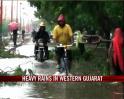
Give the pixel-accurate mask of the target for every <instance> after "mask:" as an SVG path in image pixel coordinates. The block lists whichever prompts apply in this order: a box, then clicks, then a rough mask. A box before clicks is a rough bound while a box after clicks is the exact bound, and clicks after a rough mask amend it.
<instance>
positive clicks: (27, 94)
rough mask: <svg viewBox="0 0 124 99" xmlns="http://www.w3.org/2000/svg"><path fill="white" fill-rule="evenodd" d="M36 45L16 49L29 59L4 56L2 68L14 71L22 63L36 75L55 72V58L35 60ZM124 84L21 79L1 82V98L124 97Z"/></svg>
mask: <svg viewBox="0 0 124 99" xmlns="http://www.w3.org/2000/svg"><path fill="white" fill-rule="evenodd" d="M33 50H34V44H33V43H32V42H31V41H29V42H28V43H26V44H24V45H22V46H19V47H17V48H16V53H19V54H20V55H25V56H26V58H6V59H0V69H2V70H4V71H11V70H13V69H15V68H16V67H18V66H20V67H21V68H22V69H23V70H25V69H26V70H28V69H31V70H33V72H34V74H36V75H42V74H45V75H52V74H54V73H55V72H56V68H55V65H56V63H55V61H53V60H47V61H45V62H43V63H41V62H38V61H36V60H34V57H33V56H34V54H33ZM123 89H124V88H123V86H122V84H120V83H117V84H114V85H113V84H111V83H93V82H92V83H79V82H78V83H74V82H73V83H68V82H67V83H65V82H62V83H42V82H34V83H27V82H25V83H24V82H19V83H11V82H10V83H0V99H124V98H123Z"/></svg>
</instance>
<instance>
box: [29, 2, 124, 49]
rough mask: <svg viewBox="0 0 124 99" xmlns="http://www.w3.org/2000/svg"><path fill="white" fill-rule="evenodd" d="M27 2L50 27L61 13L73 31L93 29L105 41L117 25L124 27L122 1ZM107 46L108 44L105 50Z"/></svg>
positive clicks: (123, 4) (123, 3)
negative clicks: (85, 28) (86, 28)
mask: <svg viewBox="0 0 124 99" xmlns="http://www.w3.org/2000/svg"><path fill="white" fill-rule="evenodd" d="M28 1H29V2H30V4H31V6H35V7H36V8H37V12H36V13H35V15H36V17H38V18H44V19H46V20H47V21H48V23H49V24H51V25H54V23H56V18H57V17H58V15H59V14H60V13H63V14H64V15H65V16H66V19H67V21H68V23H69V24H71V26H72V27H73V29H74V30H76V29H79V28H82V27H84V26H85V27H88V30H89V29H90V28H89V27H93V28H94V29H97V30H99V31H100V35H102V36H104V37H105V38H106V39H110V31H112V30H113V29H114V28H115V26H116V25H118V23H120V24H119V25H121V26H124V25H123V22H124V14H123V13H124V12H123V11H124V7H123V6H124V2H123V1H109V2H108V1H72V0H68V1H66V0H63V1H61V0H60V1H47V0H39V1H32V0H28ZM108 46H109V44H108V45H107V48H108Z"/></svg>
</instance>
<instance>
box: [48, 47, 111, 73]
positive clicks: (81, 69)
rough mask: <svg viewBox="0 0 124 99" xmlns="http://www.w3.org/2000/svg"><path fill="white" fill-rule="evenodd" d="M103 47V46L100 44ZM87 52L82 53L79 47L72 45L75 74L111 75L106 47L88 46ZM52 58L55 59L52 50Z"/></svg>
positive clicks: (73, 70)
mask: <svg viewBox="0 0 124 99" xmlns="http://www.w3.org/2000/svg"><path fill="white" fill-rule="evenodd" d="M100 47H101V46H100ZM85 48H86V52H84V53H83V55H81V53H80V52H79V49H78V48H76V47H72V49H71V50H72V58H73V59H72V68H71V72H72V74H75V75H109V71H108V68H109V67H108V63H107V61H106V60H107V58H106V54H107V52H106V49H105V48H103V47H101V48H96V49H95V50H94V48H93V47H89V46H86V47H85ZM50 59H53V60H55V53H53V52H50Z"/></svg>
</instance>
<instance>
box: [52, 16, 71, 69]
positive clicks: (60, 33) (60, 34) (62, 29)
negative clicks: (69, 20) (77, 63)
mask: <svg viewBox="0 0 124 99" xmlns="http://www.w3.org/2000/svg"><path fill="white" fill-rule="evenodd" d="M57 22H58V24H57V25H56V26H55V27H54V29H53V39H54V42H55V43H56V44H63V45H67V44H71V43H72V40H73V38H72V37H73V34H72V28H71V26H70V25H69V24H66V21H65V17H64V15H63V14H60V16H59V17H58V19H57ZM63 53H64V49H63V48H56V56H57V68H58V70H59V71H60V69H61V68H62V67H60V59H61V57H62V56H63ZM67 56H68V59H69V61H70V63H69V67H68V68H69V71H70V69H71V61H72V54H71V50H67Z"/></svg>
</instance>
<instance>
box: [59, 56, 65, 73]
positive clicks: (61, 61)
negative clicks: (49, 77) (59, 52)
mask: <svg viewBox="0 0 124 99" xmlns="http://www.w3.org/2000/svg"><path fill="white" fill-rule="evenodd" d="M64 71H65V63H64V58H61V59H60V68H59V72H60V73H62V72H64Z"/></svg>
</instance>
